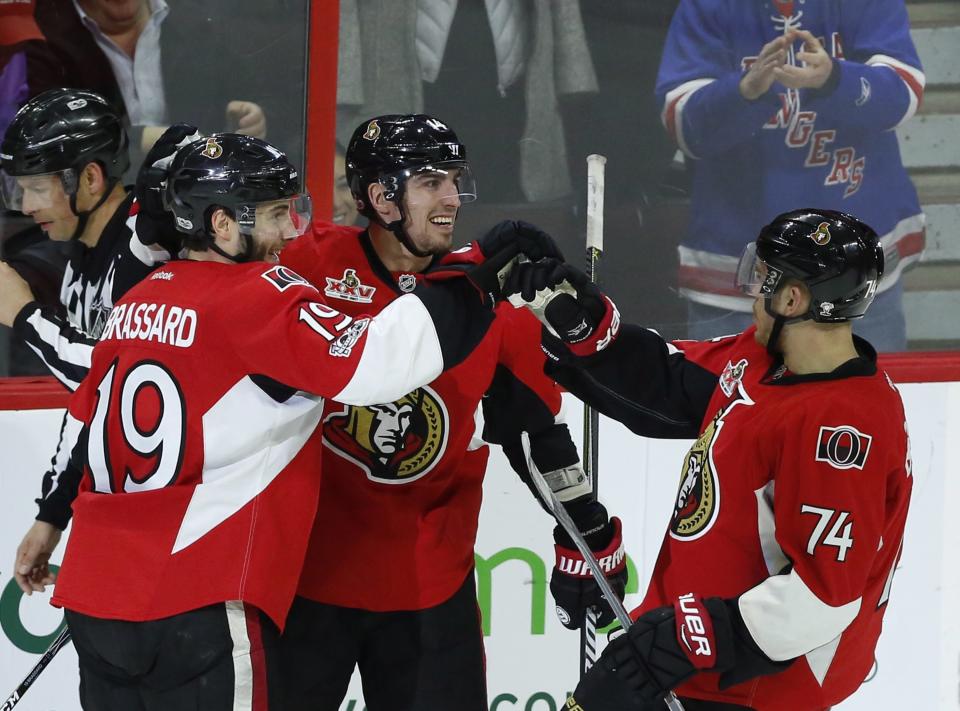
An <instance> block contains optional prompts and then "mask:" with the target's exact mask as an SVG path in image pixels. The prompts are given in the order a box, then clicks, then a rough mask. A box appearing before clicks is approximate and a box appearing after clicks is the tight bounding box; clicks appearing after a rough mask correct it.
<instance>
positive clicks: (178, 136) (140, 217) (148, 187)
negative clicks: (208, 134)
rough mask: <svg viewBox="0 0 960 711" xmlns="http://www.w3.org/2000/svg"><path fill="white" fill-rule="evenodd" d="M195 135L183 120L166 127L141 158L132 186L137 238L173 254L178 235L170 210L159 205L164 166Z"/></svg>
mask: <svg viewBox="0 0 960 711" xmlns="http://www.w3.org/2000/svg"><path fill="white" fill-rule="evenodd" d="M198 138H200V134H199V133H198V132H197V127H196V126H191V125H190V124H186V123H176V124H174V125H173V126H170V128H168V129H167V130H166V131H164V132H163V134H162V135H161V136H160V138H158V139H157V142H156V143H154V144H153V147H152V148H151V149H150V151H149V152H148V153H147V156H146V158H144V159H143V165H141V166H140V170H139V172H138V173H137V182H136V185H135V186H134V189H133V191H134V194H135V195H136V197H137V203H138V205H139V209H138V212H137V238H138V239H139V240H140V241H141V242H142V243H143V244H145V245H148V246H149V245H151V244H159V245H160V246H161V247H163V248H164V249H166V250H167V251H168V252H170V253H171V254H174V255H175V254H176V253H177V251H179V245H180V235H179V233H178V232H177V228H176V225H175V223H174V218H173V213H171V212H167V210H165V209H164V207H163V188H164V186H165V184H166V182H167V169H168V168H169V167H170V163H172V162H173V157H174V156H175V155H176V154H177V150H178V149H179V148H180V147H181V146H185V145H186V144H188V143H191V142H193V141H195V140H197V139H198Z"/></svg>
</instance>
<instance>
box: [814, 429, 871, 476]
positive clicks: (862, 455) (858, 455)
mask: <svg viewBox="0 0 960 711" xmlns="http://www.w3.org/2000/svg"><path fill="white" fill-rule="evenodd" d="M872 441H873V437H871V436H870V435H868V434H864V433H863V432H861V431H860V430H858V429H857V428H856V427H851V426H850V425H841V426H840V427H821V428H820V435H819V437H818V438H817V461H818V462H826V463H827V464H829V465H830V466H831V467H833V468H835V469H863V465H864V464H865V463H866V461H867V455H868V454H870V443H871V442H872Z"/></svg>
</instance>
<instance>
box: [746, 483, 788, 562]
mask: <svg viewBox="0 0 960 711" xmlns="http://www.w3.org/2000/svg"><path fill="white" fill-rule="evenodd" d="M775 486H776V482H775V481H774V480H770V481H769V482H768V483H767V485H766V486H764V487H762V488H760V489H757V490H756V491H754V492H753V493H754V495H755V496H756V497H757V532H758V533H759V534H760V550H761V552H762V553H763V562H764V563H765V564H766V566H767V573H769V574H770V575H777V574H778V573H779V572H780V571H781V570H783V569H784V568H785V567H786V566H787V564H788V563H789V562H790V560H789V559H788V558H787V556H785V555H784V553H783V549H782V548H781V547H780V544H779V543H777V524H776V521H775V520H774V517H773V496H774V488H775Z"/></svg>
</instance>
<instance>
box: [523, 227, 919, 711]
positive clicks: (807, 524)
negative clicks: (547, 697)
mask: <svg viewBox="0 0 960 711" xmlns="http://www.w3.org/2000/svg"><path fill="white" fill-rule="evenodd" d="M882 275H883V252H882V249H881V248H880V246H879V242H878V239H877V235H876V233H875V232H874V231H873V230H872V229H870V228H869V227H868V226H867V225H865V224H864V223H863V222H861V221H860V220H858V219H856V218H854V217H852V216H850V215H846V214H843V213H839V212H833V211H829V210H815V209H806V210H797V211H794V212H789V213H785V214H782V215H779V216H778V217H776V218H775V219H774V220H773V221H772V222H771V223H770V224H769V225H767V226H766V227H764V228H763V230H762V231H761V232H760V235H759V237H758V238H757V240H756V242H754V243H751V244H750V245H749V246H748V247H747V249H746V251H745V253H744V255H743V258H742V259H741V262H740V269H739V276H738V284H739V285H740V286H741V288H743V289H744V291H746V292H747V293H748V294H750V295H752V296H753V297H754V298H755V301H754V307H753V315H754V324H753V325H752V326H751V327H750V328H748V329H747V330H746V331H744V332H743V333H741V334H738V335H733V336H727V337H724V338H716V339H713V340H711V341H706V342H694V341H678V342H674V343H667V342H664V341H663V340H662V339H661V338H660V337H659V336H658V335H657V334H656V333H654V332H652V331H649V330H646V329H642V328H639V327H636V326H623V327H622V329H620V331H619V334H617V333H616V331H617V329H616V322H615V319H613V313H614V309H613V306H612V303H611V302H610V301H609V299H607V298H606V297H605V296H603V295H602V294H600V292H599V291H597V290H596V288H595V287H593V286H592V285H590V283H589V281H588V280H587V279H586V277H584V276H583V275H582V274H581V273H580V272H578V271H577V270H576V269H574V268H573V267H570V266H568V265H565V264H561V263H558V262H556V261H553V260H542V261H541V262H539V263H537V264H531V265H524V266H522V267H521V268H518V269H515V270H514V271H512V272H511V275H510V277H509V278H508V282H507V286H506V290H507V291H508V292H510V293H513V294H514V296H512V297H511V298H512V299H513V300H514V301H518V300H519V301H523V302H526V303H527V304H529V305H530V306H531V307H532V308H533V309H534V310H535V313H537V314H538V316H539V317H540V318H541V319H542V320H543V321H544V323H546V324H547V325H548V326H549V328H550V329H552V331H553V332H554V334H555V335H557V334H558V335H559V337H560V338H561V339H563V341H566V342H567V344H568V346H567V347H565V346H564V345H563V344H562V343H561V341H560V340H557V339H553V338H550V337H545V341H544V346H545V348H546V349H547V350H549V352H550V354H551V356H552V362H551V366H550V367H549V369H548V372H550V373H551V374H553V375H554V376H555V377H556V378H557V380H558V381H559V382H561V383H562V384H564V385H566V387H568V388H569V389H570V390H571V391H572V392H573V393H575V394H576V395H577V396H578V397H580V398H582V399H583V400H584V401H585V402H588V403H590V404H591V405H593V406H595V407H597V408H599V409H600V411H601V412H604V413H606V414H607V415H609V416H611V417H613V418H615V419H617V420H619V421H621V422H623V423H624V424H626V425H627V426H628V427H630V428H631V429H632V430H633V431H634V432H636V433H638V434H641V435H644V436H649V437H662V438H688V437H689V438H696V442H695V443H694V445H693V446H692V447H691V449H690V451H689V453H688V454H687V456H686V457H685V458H684V461H683V464H682V469H681V474H680V487H679V492H678V495H677V500H676V506H675V509H674V513H673V517H672V519H671V521H670V525H669V530H668V531H667V534H666V536H665V538H664V542H663V547H662V549H661V552H660V557H659V559H658V561H657V564H656V566H655V568H654V572H653V577H652V580H651V582H650V587H649V590H648V592H647V595H646V598H645V600H644V602H643V604H642V605H641V607H640V608H639V609H638V610H637V611H636V613H635V615H634V616H635V619H636V622H635V623H634V625H633V626H632V627H631V628H630V629H629V631H628V632H627V633H626V634H624V635H622V636H620V637H618V638H617V639H615V640H614V641H612V642H611V643H610V645H609V646H608V647H607V648H606V649H605V650H604V653H603V655H602V657H601V659H600V661H599V663H598V664H597V665H596V666H595V667H594V668H593V669H592V670H591V671H590V672H589V673H588V674H587V675H586V676H585V678H584V679H583V680H582V681H581V682H580V684H579V685H578V686H577V688H576V691H575V692H574V694H573V698H572V699H570V700H569V702H568V704H567V708H569V709H576V710H580V711H623V710H624V709H644V710H647V709H649V710H651V711H652V710H654V709H656V710H658V711H659V710H660V709H663V708H665V706H664V702H663V696H664V694H665V693H666V692H667V691H668V690H671V689H672V690H675V691H676V693H677V694H678V695H679V696H680V697H681V701H682V702H683V703H684V704H685V706H686V708H687V711H696V710H700V709H708V710H719V709H756V711H819V710H822V709H827V708H829V707H831V706H832V705H835V704H837V703H839V702H840V701H842V700H843V699H845V698H846V697H848V696H849V695H850V694H852V693H853V692H854V691H856V689H857V687H859V686H860V684H861V682H862V681H863V680H864V678H865V677H866V676H867V674H868V673H869V671H870V668H871V666H872V664H873V659H874V656H873V655H874V649H875V647H876V643H877V638H878V636H879V634H880V628H881V621H882V618H883V613H884V610H885V609H886V603H887V599H888V596H889V594H890V588H891V584H892V580H893V574H894V570H895V568H896V564H897V559H898V557H899V555H900V550H901V543H902V539H903V531H904V524H905V521H906V516H907V508H908V504H909V500H910V490H911V486H912V479H911V471H910V467H911V465H910V448H909V441H908V437H907V432H906V422H905V419H904V412H903V404H902V402H901V399H900V394H899V393H898V391H897V389H896V388H895V387H894V385H893V383H892V382H891V381H890V378H889V377H887V375H886V374H885V373H884V372H883V371H881V370H879V369H878V368H877V362H876V353H875V351H874V349H873V348H872V347H871V346H870V345H869V344H868V343H867V342H866V341H864V340H862V339H859V338H857V337H856V336H853V335H852V332H851V320H852V319H856V318H859V317H860V316H862V315H863V314H864V312H865V311H866V310H867V307H868V306H869V305H870V303H871V301H872V300H873V297H874V294H875V293H876V289H877V283H878V281H879V279H880V278H881V277H882ZM554 295H556V298H551V297H553V296H554ZM544 303H547V304H548V305H547V306H545V307H544Z"/></svg>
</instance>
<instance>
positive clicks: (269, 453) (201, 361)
mask: <svg viewBox="0 0 960 711" xmlns="http://www.w3.org/2000/svg"><path fill="white" fill-rule="evenodd" d="M425 291H428V292H432V291H434V288H433V287H430V288H428V289H426V290H425ZM425 299H426V297H424V296H422V295H409V296H405V297H404V298H403V299H399V300H397V301H395V302H394V304H393V305H392V308H391V309H390V310H389V311H385V312H384V313H382V314H381V315H379V316H378V317H377V318H374V319H368V318H353V317H352V316H349V315H346V314H343V313H340V312H338V311H335V310H334V309H332V308H330V307H329V306H327V305H326V304H325V303H324V299H323V296H322V294H320V293H319V292H318V290H317V289H315V288H314V287H313V286H311V285H310V284H308V283H307V282H306V281H305V280H304V279H302V278H301V277H299V276H298V275H296V274H295V273H294V272H292V271H291V270H290V269H288V268H286V267H283V266H280V265H269V264H266V263H263V262H256V263H250V264H242V265H228V264H219V263H213V262H195V261H184V262H175V263H171V264H168V265H166V266H164V267H163V268H162V269H160V270H159V271H155V272H154V273H153V274H152V275H151V276H150V277H148V278H147V279H146V280H145V281H143V282H141V283H140V284H139V285H137V286H135V287H134V288H133V289H131V290H130V291H129V292H128V293H127V294H126V295H125V296H124V297H123V298H122V299H121V300H120V301H118V303H117V305H116V307H115V308H114V309H113V311H112V312H111V315H110V318H109V320H108V321H107V323H106V326H105V328H104V331H103V335H102V336H101V340H100V342H99V343H98V344H97V346H96V348H95V349H94V352H93V359H92V367H91V370H90V373H89V376H88V377H87V378H86V379H85V380H84V381H83V383H82V385H81V387H80V388H79V389H78V390H77V392H76V393H75V395H74V396H73V398H72V399H71V401H70V406H69V414H70V417H69V418H68V424H67V427H68V429H69V433H68V434H69V435H70V437H69V439H70V440H71V441H74V442H76V446H75V447H74V448H73V451H74V459H75V460H76V461H77V462H79V463H80V464H81V465H83V466H84V467H85V469H84V475H83V478H82V480H81V483H80V493H79V495H78V497H77V499H76V501H75V502H74V506H73V508H74V516H73V531H72V533H71V535H70V539H69V543H68V546H67V550H66V554H65V556H64V561H63V566H62V568H61V570H60V575H59V578H58V580H57V584H56V589H55V595H54V598H53V604H55V605H57V606H62V607H65V608H68V609H71V610H75V611H78V612H81V613H84V614H87V615H92V616H95V617H102V618H112V619H122V620H131V621H142V620H151V619H157V618H161V617H167V616H170V615H174V614H178V613H181V612H185V611H188V610H191V609H196V608H199V607H202V606H205V605H209V604H213V603H217V602H222V601H228V600H242V601H244V602H247V603H250V604H252V605H255V606H256V607H258V608H260V609H261V610H263V611H264V612H265V613H266V614H267V615H269V616H270V617H271V618H272V619H273V620H274V621H275V622H276V624H277V625H278V626H280V627H281V628H282V627H283V623H284V620H285V618H286V613H287V610H288V608H289V605H290V602H291V601H292V599H293V596H294V593H295V589H296V584H297V580H298V577H299V574H300V568H301V565H302V563H303V559H304V554H305V551H306V546H307V539H308V534H309V532H310V529H311V526H312V522H313V519H314V515H315V512H316V505H317V496H318V493H319V489H320V468H319V467H318V466H317V462H318V461H319V459H320V449H321V442H320V431H319V429H318V427H317V426H318V424H319V423H320V421H321V416H322V413H323V404H324V398H325V397H336V398H337V399H338V400H340V401H345V402H350V403H354V404H361V403H369V402H389V401H390V400H392V399H393V398H398V397H400V396H401V395H403V394H404V393H407V392H410V391H412V390H413V389H414V388H415V387H417V386H418V385H421V384H423V383H426V382H429V381H430V380H431V379H432V378H434V377H436V376H437V375H438V374H439V373H440V372H441V368H442V356H441V352H442V351H441V348H440V339H439V336H438V334H437V332H436V329H435V327H434V320H433V318H432V316H433V313H434V312H433V311H431V310H430V307H429V305H428V304H427V302H426V300H425ZM448 300H449V299H448ZM444 303H446V301H444ZM444 308H446V306H444ZM488 320H489V319H488ZM337 537H338V538H339V536H337ZM335 567H336V566H334V568H335ZM331 570H333V568H332V569H331Z"/></svg>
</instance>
